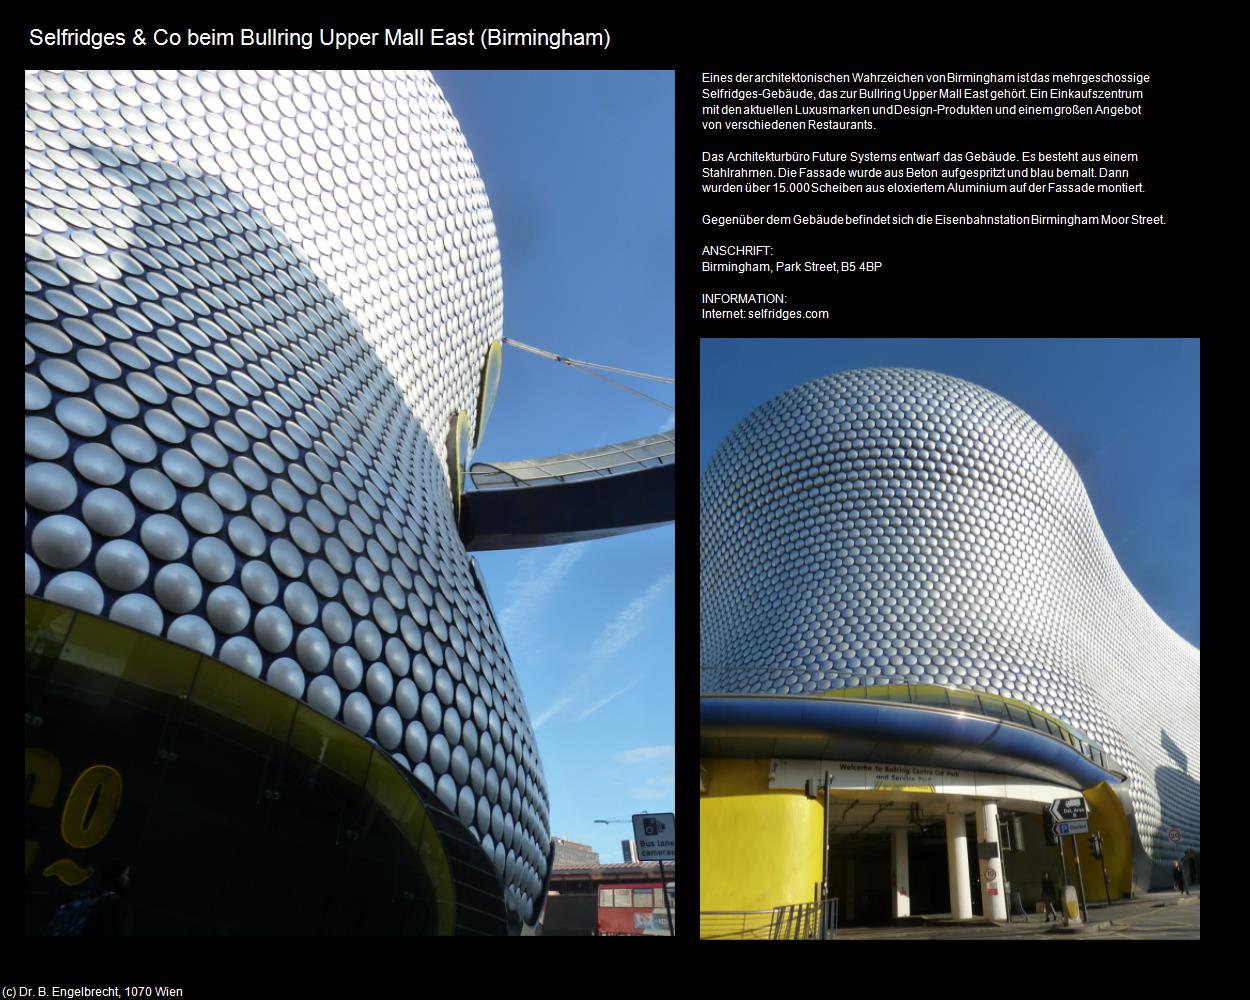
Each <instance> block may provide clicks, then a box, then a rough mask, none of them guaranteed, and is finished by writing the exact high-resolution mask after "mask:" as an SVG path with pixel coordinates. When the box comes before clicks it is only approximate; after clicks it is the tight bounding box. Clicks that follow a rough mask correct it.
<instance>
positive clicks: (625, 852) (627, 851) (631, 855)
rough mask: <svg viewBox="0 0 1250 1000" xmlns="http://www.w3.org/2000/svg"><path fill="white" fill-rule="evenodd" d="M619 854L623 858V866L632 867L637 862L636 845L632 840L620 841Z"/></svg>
mask: <svg viewBox="0 0 1250 1000" xmlns="http://www.w3.org/2000/svg"><path fill="white" fill-rule="evenodd" d="M621 854H622V856H623V857H624V860H625V864H627V865H632V864H634V862H636V861H637V860H638V845H637V844H635V843H634V842H633V841H632V840H622V841H621Z"/></svg>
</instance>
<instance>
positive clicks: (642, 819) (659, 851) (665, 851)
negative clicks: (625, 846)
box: [634, 813, 677, 861]
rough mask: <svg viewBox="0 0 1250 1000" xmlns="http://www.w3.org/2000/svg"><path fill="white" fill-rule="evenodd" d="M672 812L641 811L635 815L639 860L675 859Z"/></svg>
mask: <svg viewBox="0 0 1250 1000" xmlns="http://www.w3.org/2000/svg"><path fill="white" fill-rule="evenodd" d="M674 830H675V826H674V823H673V814H672V813H641V814H640V815H638V816H635V817H634V841H635V842H636V843H637V844H638V860H639V861H675V860H676V858H677V855H676V854H675V853H674V850H673V849H674V847H675V846H676V834H675V833H674Z"/></svg>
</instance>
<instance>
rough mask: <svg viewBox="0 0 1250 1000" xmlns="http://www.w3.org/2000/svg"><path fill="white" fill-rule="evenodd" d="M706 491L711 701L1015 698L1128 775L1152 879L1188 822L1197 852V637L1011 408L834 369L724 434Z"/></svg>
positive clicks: (944, 382) (704, 633)
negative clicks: (1157, 601) (1176, 620)
mask: <svg viewBox="0 0 1250 1000" xmlns="http://www.w3.org/2000/svg"><path fill="white" fill-rule="evenodd" d="M700 503H701V511H700V513H701V557H702V612H701V615H702V616H701V633H700V637H701V690H702V693H703V694H704V695H705V696H719V695H729V694H733V695H740V696H745V695H751V696H761V697H763V696H788V697H792V698H818V697H829V696H833V697H836V696H837V695H839V694H840V693H856V692H855V691H854V689H857V688H859V689H868V690H867V692H866V693H867V694H868V695H869V696H870V697H871V696H873V694H874V692H873V690H872V689H874V688H880V687H882V686H902V685H908V686H916V685H925V686H937V687H941V688H947V689H950V690H952V691H961V690H962V691H972V692H984V693H987V694H989V695H997V696H1002V697H1003V698H1006V699H1010V700H1013V701H1014V702H1016V703H1019V704H1023V705H1027V706H1031V707H1032V708H1034V709H1037V710H1039V711H1040V713H1045V714H1046V715H1047V716H1049V717H1051V718H1052V719H1057V720H1059V721H1060V722H1061V723H1062V725H1063V726H1064V727H1070V729H1071V730H1072V731H1073V732H1076V733H1080V734H1082V736H1083V737H1084V739H1085V741H1086V742H1087V743H1089V744H1097V745H1098V746H1100V747H1101V748H1103V750H1105V752H1106V754H1108V755H1109V759H1110V760H1112V761H1113V762H1114V764H1113V765H1108V769H1109V770H1113V771H1118V772H1119V773H1121V774H1123V775H1124V776H1125V777H1126V778H1127V786H1128V793H1129V797H1130V799H1131V813H1132V814H1133V816H1132V818H1134V819H1135V828H1136V836H1135V839H1136V840H1137V843H1136V844H1135V845H1134V850H1135V864H1134V876H1135V881H1136V882H1138V884H1144V883H1145V882H1146V881H1148V880H1149V878H1150V870H1149V869H1150V867H1151V865H1152V864H1153V865H1164V864H1166V865H1167V866H1168V867H1170V863H1171V861H1172V860H1173V859H1174V858H1177V857H1179V856H1180V854H1181V850H1182V848H1181V847H1178V846H1177V845H1176V844H1175V843H1173V842H1172V841H1170V840H1169V832H1170V831H1171V830H1172V829H1173V828H1174V827H1175V828H1180V829H1183V830H1184V833H1185V840H1184V847H1185V848H1188V847H1195V848H1196V847H1197V846H1198V834H1199V794H1198V791H1199V782H1200V752H1199V685H1200V681H1199V654H1198V651H1197V650H1196V649H1194V648H1193V647H1192V646H1191V645H1189V644H1188V643H1187V642H1185V641H1184V640H1183V639H1182V638H1180V637H1179V636H1178V635H1177V634H1176V633H1175V632H1173V631H1172V630H1171V629H1170V628H1169V627H1168V626H1167V625H1166V624H1165V623H1164V622H1163V621H1162V620H1160V618H1159V616H1158V615H1157V614H1155V613H1154V612H1153V611H1152V610H1151V608H1150V607H1149V606H1148V605H1147V604H1146V602H1145V601H1144V600H1143V599H1142V597H1141V595H1140V594H1138V593H1137V591H1136V589H1134V587H1133V586H1132V584H1131V583H1130V582H1129V580H1128V579H1127V577H1126V576H1125V574H1124V572H1123V571H1122V570H1121V568H1120V566H1119V564H1118V563H1117V561H1116V558H1115V555H1114V554H1113V553H1112V551H1111V549H1110V547H1109V546H1108V544H1107V541H1106V539H1105V538H1104V536H1103V534H1102V531H1101V529H1100V528H1099V525H1098V521H1097V518H1096V517H1095V514H1094V510H1093V508H1092V506H1091V504H1090V500H1089V497H1088V496H1087V494H1086V492H1085V489H1084V487H1083V485H1082V483H1081V480H1080V477H1079V475H1078V474H1077V471H1076V469H1075V468H1074V466H1073V465H1072V463H1071V461H1069V459H1068V458H1067V456H1066V455H1065V454H1064V453H1063V451H1062V450H1061V449H1060V447H1059V446H1058V445H1057V444H1056V443H1055V441H1054V440H1053V439H1052V438H1051V437H1050V436H1049V435H1048V434H1047V433H1046V431H1045V430H1043V429H1042V428H1041V427H1040V426H1039V425H1038V424H1037V423H1036V422H1035V421H1034V420H1032V419H1031V418H1030V417H1029V416H1028V415H1027V414H1026V413H1024V412H1023V411H1021V410H1020V409H1019V408H1018V407H1016V406H1014V405H1013V404H1012V403H1010V402H1008V401H1007V400H1005V399H1003V398H1001V397H999V396H997V395H995V394H994V393H992V392H989V391H987V390H985V389H983V388H980V387H979V386H976V385H973V384H970V383H968V382H965V381H962V380H960V379H957V378H952V377H949V376H945V375H940V374H935V373H932V372H926V371H916V370H909V369H869V370H862V371H851V372H845V373H841V374H837V375H832V376H828V377H825V378H819V379H816V380H814V381H811V382H808V383H805V384H803V385H799V386H797V387H795V388H793V389H791V390H789V391H787V392H785V393H783V394H781V395H780V396H778V397H776V398H775V399H773V400H772V401H770V402H768V403H766V404H764V405H763V406H761V407H760V408H759V409H757V410H756V411H755V412H754V413H752V414H751V415H750V416H748V417H747V418H746V419H745V420H744V421H743V422H742V423H741V424H740V425H739V426H738V427H737V428H736V429H735V430H734V431H733V432H732V433H731V434H730V435H729V437H728V438H727V439H726V440H725V441H724V443H723V444H722V445H721V446H720V448H719V450H718V451H717V452H716V454H715V456H714V457H713V459H712V461H711V462H710V464H709V466H708V468H707V470H706V471H705V473H704V475H703V480H702V494H701V501H700ZM883 694H884V693H883ZM705 701H706V698H705ZM705 716H706V713H705ZM1081 745H1085V744H1081ZM1073 780H1075V779H1073ZM1076 787H1082V784H1081V783H1080V782H1078V783H1077V785H1076ZM1155 878H1156V881H1157V880H1158V872H1156V873H1155Z"/></svg>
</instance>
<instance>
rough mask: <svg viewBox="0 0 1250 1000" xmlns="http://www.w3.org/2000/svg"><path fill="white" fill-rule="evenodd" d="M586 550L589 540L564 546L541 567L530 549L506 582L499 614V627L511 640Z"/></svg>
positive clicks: (533, 615) (534, 616)
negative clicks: (504, 600) (512, 633)
mask: <svg viewBox="0 0 1250 1000" xmlns="http://www.w3.org/2000/svg"><path fill="white" fill-rule="evenodd" d="M585 551H586V543H585V542H578V543H576V544H573V545H566V546H563V547H562V548H561V549H560V550H559V551H558V552H557V553H556V554H555V555H554V556H552V557H551V558H550V559H548V560H547V563H546V565H545V566H543V567H542V568H541V569H539V568H538V563H539V556H538V554H537V553H534V552H527V553H526V554H525V556H524V557H523V558H522V560H521V568H520V571H519V572H518V573H517V574H516V576H514V577H513V578H512V579H511V580H509V581H508V586H507V592H506V595H507V600H508V604H507V607H505V608H504V610H503V612H502V613H501V614H500V615H499V627H500V630H501V631H502V632H503V633H504V635H506V636H508V638H509V643H510V644H511V642H512V635H511V634H510V633H511V632H512V631H513V630H515V629H518V628H524V627H525V626H526V625H529V624H531V623H532V622H533V620H534V619H535V618H536V617H537V615H538V611H539V609H540V608H541V607H542V605H543V602H544V601H546V600H547V598H548V596H550V594H551V593H552V591H554V590H555V589H556V587H558V586H559V585H560V581H561V580H563V579H564V578H565V577H566V576H567V575H568V573H569V571H570V570H571V569H572V568H573V567H574V566H576V565H577V561H578V560H579V559H581V557H582V554H583V553H584V552H585Z"/></svg>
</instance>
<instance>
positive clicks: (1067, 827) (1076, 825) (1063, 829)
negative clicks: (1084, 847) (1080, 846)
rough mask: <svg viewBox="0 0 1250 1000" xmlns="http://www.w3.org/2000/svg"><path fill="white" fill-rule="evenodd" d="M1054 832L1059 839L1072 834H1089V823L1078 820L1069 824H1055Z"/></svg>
mask: <svg viewBox="0 0 1250 1000" xmlns="http://www.w3.org/2000/svg"><path fill="white" fill-rule="evenodd" d="M1055 832H1056V833H1057V834H1059V836H1061V837H1066V836H1068V835H1069V834H1073V833H1089V821H1088V820H1083V819H1078V820H1073V821H1072V822H1070V823H1056V824H1055Z"/></svg>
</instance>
